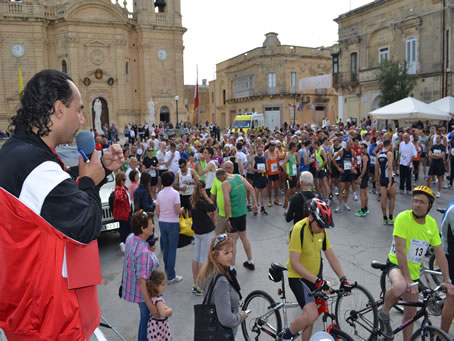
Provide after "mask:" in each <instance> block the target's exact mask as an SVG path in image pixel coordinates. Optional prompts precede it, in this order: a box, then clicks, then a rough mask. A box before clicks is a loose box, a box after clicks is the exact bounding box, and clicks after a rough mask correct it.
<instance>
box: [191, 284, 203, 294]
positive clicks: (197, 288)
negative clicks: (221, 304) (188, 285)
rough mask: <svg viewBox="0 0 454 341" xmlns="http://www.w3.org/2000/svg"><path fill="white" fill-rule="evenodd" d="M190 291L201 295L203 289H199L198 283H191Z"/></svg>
mask: <svg viewBox="0 0 454 341" xmlns="http://www.w3.org/2000/svg"><path fill="white" fill-rule="evenodd" d="M192 293H193V294H194V295H197V296H203V289H200V287H199V286H198V285H193V286H192Z"/></svg>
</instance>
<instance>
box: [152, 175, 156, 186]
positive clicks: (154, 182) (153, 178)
mask: <svg viewBox="0 0 454 341" xmlns="http://www.w3.org/2000/svg"><path fill="white" fill-rule="evenodd" d="M157 184H158V177H157V176H153V177H151V186H156V185H157Z"/></svg>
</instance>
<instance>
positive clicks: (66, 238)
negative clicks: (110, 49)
mask: <svg viewBox="0 0 454 341" xmlns="http://www.w3.org/2000/svg"><path fill="white" fill-rule="evenodd" d="M84 121H85V118H84V115H83V101H82V98H81V95H80V92H79V90H78V89H77V86H76V85H75V84H74V82H73V81H72V80H71V79H70V78H69V77H68V76H67V75H66V74H63V73H61V72H58V71H55V70H44V71H41V72H39V73H37V74H36V75H35V76H34V77H33V78H32V79H31V80H30V81H29V83H28V84H27V86H26V88H25V90H24V94H23V97H22V99H21V105H20V106H19V109H18V111H17V113H16V115H15V116H14V117H13V118H12V122H11V132H12V133H13V134H12V137H11V138H10V139H9V140H7V141H6V142H5V144H4V145H3V147H2V149H1V150H0V156H1V157H2V158H3V159H8V160H10V162H9V163H8V164H6V163H4V164H1V165H0V166H1V167H0V187H1V190H0V199H1V200H2V205H1V207H2V215H3V216H2V217H3V219H2V221H0V228H1V232H2V233H0V245H1V247H2V248H1V249H0V251H1V252H2V254H3V255H5V257H4V264H3V271H4V273H6V274H7V275H8V279H9V280H10V282H6V281H0V301H1V302H2V303H4V304H2V305H1V307H0V328H2V330H3V331H4V332H5V334H6V336H7V337H10V338H16V339H20V338H23V337H34V338H36V337H38V336H39V338H47V339H58V338H59V337H61V336H65V337H66V338H70V339H73V340H83V339H89V338H90V336H91V335H92V334H93V332H94V330H95V328H96V327H97V326H98V324H99V321H100V310H99V305H98V301H97V294H96V285H97V284H99V283H100V281H101V278H102V277H101V273H100V269H99V267H98V266H96V263H98V262H97V259H98V258H97V257H99V255H98V250H97V244H96V239H97V237H98V235H99V231H100V227H101V201H100V198H99V194H98V189H99V187H100V186H101V185H102V184H103V183H104V182H105V181H106V180H105V179H106V175H108V174H109V173H110V172H114V173H115V183H116V186H115V190H114V192H113V195H112V201H113V203H112V206H113V207H112V208H113V214H114V217H115V218H116V219H117V220H118V221H119V222H120V238H121V243H120V247H121V250H122V252H123V253H124V262H123V271H122V274H123V279H122V286H121V288H120V292H119V294H120V297H122V298H123V299H125V300H127V301H129V302H133V303H137V304H138V307H139V311H140V322H139V328H138V333H139V340H170V339H171V331H170V330H169V327H168V324H167V319H168V318H169V317H170V316H171V315H172V309H171V308H170V307H168V306H167V305H166V303H165V301H164V299H163V296H162V295H163V292H164V290H165V287H166V285H175V284H177V283H181V282H182V280H183V278H182V276H181V275H178V274H177V273H176V271H175V264H176V262H177V257H176V255H177V249H178V247H179V246H180V241H181V240H183V239H184V238H182V237H181V235H180V227H181V225H182V223H181V221H182V220H185V219H188V218H191V219H192V231H193V233H194V243H195V245H194V256H193V262H192V272H193V278H192V286H191V287H190V286H189V285H188V291H189V290H191V291H192V293H193V294H194V295H207V288H208V289H210V288H211V290H208V291H209V292H210V294H209V295H207V296H208V297H209V301H210V302H208V303H212V304H214V305H215V307H216V313H217V316H218V320H219V323H220V324H221V325H223V326H224V327H226V328H227V329H228V330H230V331H231V332H232V334H233V337H234V335H235V334H236V333H237V331H238V326H239V325H240V323H241V322H242V321H244V320H245V319H247V318H248V313H247V312H246V311H242V310H241V307H240V300H241V289H240V284H239V283H238V281H237V279H236V271H237V268H236V254H237V252H236V250H237V242H238V239H240V240H241V244H242V246H243V248H244V251H245V255H246V259H244V260H243V262H242V264H243V267H244V268H245V269H246V271H254V270H255V264H254V258H253V245H252V243H251V242H250V241H249V239H248V235H247V223H248V219H247V216H248V214H249V212H252V213H251V214H253V215H258V214H259V213H260V214H261V215H263V216H267V215H268V212H267V207H272V206H277V207H280V206H281V205H282V213H283V214H284V215H285V219H286V220H287V221H292V220H293V222H294V226H293V228H292V229H291V232H290V241H289V250H288V255H289V258H288V262H287V268H288V270H289V284H290V287H291V289H292V291H293V293H294V295H295V297H296V298H297V301H298V303H299V305H300V307H301V308H302V310H303V312H304V313H303V314H302V315H300V316H299V317H298V318H296V319H295V321H293V323H292V324H291V325H290V328H288V329H287V330H285V331H284V332H283V333H282V334H281V335H279V338H280V339H281V340H292V339H293V338H294V336H295V335H297V334H298V333H299V332H302V335H303V340H304V341H307V340H309V338H310V336H311V333H312V325H313V323H314V321H315V319H316V318H317V314H316V312H317V309H316V306H315V303H314V302H313V300H311V298H308V295H307V294H308V291H310V290H313V289H314V288H322V290H325V291H326V290H329V284H328V283H327V282H326V281H325V280H324V279H323V273H322V266H321V264H322V263H321V258H322V257H321V252H322V251H323V253H324V256H325V257H326V259H327V261H328V263H329V265H330V267H331V268H332V269H333V270H334V272H335V273H336V275H337V276H338V277H339V281H340V283H341V286H342V287H343V288H344V289H345V290H349V288H350V284H349V283H348V281H347V278H346V275H345V274H344V271H343V269H342V266H341V264H340V262H339V261H338V259H337V257H336V255H335V253H334V251H333V248H332V245H331V243H330V240H329V238H328V234H327V230H328V229H330V228H332V227H334V219H333V216H335V214H336V213H337V214H349V213H348V212H349V211H350V210H351V209H350V207H349V206H348V203H349V201H348V200H349V198H350V197H351V196H352V197H353V200H361V208H360V210H359V211H358V212H356V213H355V214H354V215H355V216H356V217H358V218H364V217H367V215H368V213H369V206H368V200H369V199H368V196H369V189H370V190H371V192H372V194H373V197H375V196H376V199H377V200H380V201H381V208H382V213H383V223H384V224H393V225H394V231H393V246H392V247H391V248H390V249H391V251H390V254H389V255H388V266H389V277H390V280H391V283H392V287H391V288H390V289H389V290H388V291H387V292H386V294H385V297H384V299H385V305H384V307H383V310H381V311H380V314H379V320H380V327H381V329H382V332H383V335H384V336H385V338H386V339H387V340H391V339H392V338H393V335H392V331H391V330H390V325H389V321H390V319H389V309H390V307H391V306H392V305H393V303H394V302H395V300H396V298H398V297H399V296H400V295H404V296H406V297H407V298H408V299H415V297H416V296H415V294H416V292H415V291H416V290H417V289H415V287H414V286H413V283H414V282H416V281H417V280H418V279H419V268H420V265H421V255H422V254H424V253H425V249H427V248H428V247H429V245H431V246H432V247H433V248H434V250H435V255H436V257H437V261H438V264H439V265H440V270H441V271H442V274H443V285H444V286H445V287H446V288H447V290H448V296H447V303H446V304H445V306H444V308H443V313H442V325H441V327H442V328H443V329H444V330H445V331H449V327H450V325H451V322H452V318H453V316H454V308H453V307H454V304H453V303H454V302H452V301H453V298H454V287H453V286H452V282H451V279H452V278H453V277H454V261H452V260H451V258H452V255H453V254H454V251H452V250H453V249H452V248H453V247H454V241H453V237H452V235H453V233H452V226H453V225H454V221H452V219H453V218H452V217H453V214H452V212H453V211H452V207H453V204H452V203H451V205H450V207H449V209H448V212H447V213H446V215H445V217H444V218H443V224H442V236H441V240H440V238H439V237H438V235H437V234H436V233H433V232H432V231H433V230H434V228H436V222H435V220H434V219H433V218H431V217H430V216H429V215H428V213H429V212H430V209H431V208H432V206H433V204H434V202H435V201H436V200H437V198H439V197H440V195H441V192H442V191H449V190H450V188H451V186H452V181H453V178H454V176H453V175H454V164H453V159H454V151H453V150H454V149H453V147H454V139H453V138H452V132H449V133H448V132H447V131H446V130H445V128H444V127H436V126H430V127H428V128H424V127H421V125H416V126H415V127H408V128H406V129H402V128H397V129H394V130H391V129H389V128H387V129H383V128H382V127H380V126H378V125H377V123H376V122H372V121H370V120H368V121H363V122H361V124H360V125H359V126H358V127H356V126H355V125H354V124H352V122H348V121H347V124H346V125H344V124H343V122H342V121H341V120H339V122H338V124H336V125H331V124H325V125H324V127H323V128H317V127H312V126H309V125H298V124H297V125H294V124H293V125H288V124H284V126H283V127H282V128H281V129H274V130H272V129H268V128H267V129H265V130H263V131H251V130H248V131H235V132H233V131H229V132H228V133H226V134H224V135H222V136H220V135H221V134H219V130H218V129H217V127H216V126H215V125H211V126H209V124H206V125H205V127H200V128H198V129H196V128H194V127H191V126H187V127H185V124H183V130H181V129H180V134H179V136H177V135H176V134H174V133H173V134H169V132H170V129H168V130H167V132H166V131H165V130H163V131H162V134H161V130H160V128H161V127H160V126H158V127H159V129H158V130H157V131H156V130H153V129H148V134H149V136H146V135H145V131H144V134H143V135H142V134H141V132H140V131H139V127H137V135H136V133H135V132H134V133H133V136H132V137H131V132H132V131H134V129H130V128H129V127H128V131H129V132H128V135H126V139H123V141H122V139H121V138H120V141H121V142H122V146H121V148H120V146H119V145H118V144H117V143H116V142H118V141H117V139H118V137H119V136H116V135H115V132H114V134H112V132H110V135H109V132H108V133H107V134H106V133H104V136H103V134H99V135H98V132H94V133H93V134H94V138H95V141H96V149H102V150H103V153H102V157H101V158H100V157H99V155H98V153H93V154H92V155H91V156H90V162H85V161H84V160H83V158H82V157H81V158H80V160H79V177H78V179H77V180H76V181H74V179H72V178H71V177H70V175H69V174H68V173H67V172H66V168H65V165H64V164H63V162H62V160H61V158H60V157H59V156H58V154H57V153H56V151H55V148H56V146H57V145H59V144H66V143H71V142H72V141H73V139H74V137H75V135H76V133H77V131H78V129H79V127H80V126H81V125H82V124H84ZM162 126H164V125H162ZM144 127H145V125H144ZM162 128H163V127H162ZM450 128H452V126H451V127H450ZM186 129H187V130H186ZM181 133H182V134H181ZM142 136H143V137H142ZM112 142H113V143H112ZM110 144H111V145H110ZM13 156H14V157H13ZM11 170H14V172H15V176H11ZM420 174H421V175H420ZM446 175H448V177H447V178H445V176H446ZM397 180H399V181H398V182H399V193H396V192H397V188H396V187H397ZM417 181H419V184H418V186H416V187H414V186H415V183H416V182H417ZM369 182H370V183H369ZM421 182H424V184H423V185H420V183H421ZM358 187H359V197H358V193H357V192H358ZM431 187H433V188H436V192H433V191H432V189H431ZM350 194H351V195H350ZM396 194H398V195H402V196H407V195H412V196H413V204H412V209H411V210H408V211H404V212H401V213H399V214H398V215H397V217H396V218H394V203H395V200H396ZM337 197H338V198H337ZM281 200H282V201H283V202H281ZM332 208H333V209H332ZM333 212H334V213H333ZM366 219H367V218H366ZM154 220H156V221H154ZM155 223H156V225H158V226H159V245H160V252H161V254H162V256H163V257H162V258H163V262H164V264H163V267H162V268H163V270H164V271H161V270H160V265H159V263H160V262H159V257H157V254H156V250H157V242H158V237H157V233H156V231H155ZM314 236H316V237H317V238H314ZM189 242H190V241H189ZM445 254H447V255H448V257H447V258H448V262H446V257H445ZM86 259H90V260H91V261H90V262H84V260H86ZM37 264H46V267H40V266H36V265H37ZM62 269H63V270H62ZM77 269H78V270H77ZM81 269H83V270H81ZM11 281H12V282H13V283H18V285H10V283H11ZM70 283H71V284H70ZM69 284H70V285H69ZM180 285H181V284H180ZM30 287H33V288H34V290H33V291H32V292H30V291H29V288H30ZM226 293H228V295H226ZM56 297H57V298H58V299H59V300H58V301H55V298H56ZM36 298H39V299H36ZM30 301H33V302H34V304H33V305H30V304H28V303H29V302H30ZM24 302H25V303H24ZM49 306H53V309H47V307H49ZM87 307H90V308H87ZM75 312H79V314H75ZM409 314H412V311H411V310H407V311H406V312H405V313H404V317H408V316H409ZM410 334H411V330H410V329H408V330H407V332H404V339H405V341H407V340H409V338H410Z"/></svg>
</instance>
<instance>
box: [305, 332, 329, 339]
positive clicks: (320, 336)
mask: <svg viewBox="0 0 454 341" xmlns="http://www.w3.org/2000/svg"><path fill="white" fill-rule="evenodd" d="M309 341H334V339H333V337H332V336H331V335H329V334H328V333H326V332H317V333H315V334H314V335H312V336H311V339H310V340H309Z"/></svg>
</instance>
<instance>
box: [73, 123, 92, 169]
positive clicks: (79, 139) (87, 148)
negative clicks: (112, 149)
mask: <svg viewBox="0 0 454 341" xmlns="http://www.w3.org/2000/svg"><path fill="white" fill-rule="evenodd" d="M76 144H77V150H78V152H79V153H80V155H82V157H83V158H84V160H85V162H90V157H91V154H93V152H94V151H95V139H94V138H93V135H92V133H91V132H89V131H88V130H81V131H80V132H79V134H77V136H76Z"/></svg>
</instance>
